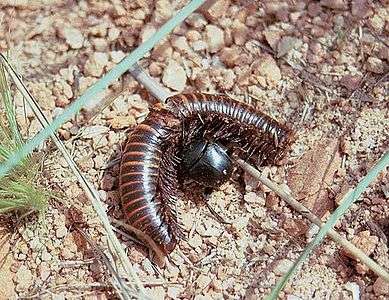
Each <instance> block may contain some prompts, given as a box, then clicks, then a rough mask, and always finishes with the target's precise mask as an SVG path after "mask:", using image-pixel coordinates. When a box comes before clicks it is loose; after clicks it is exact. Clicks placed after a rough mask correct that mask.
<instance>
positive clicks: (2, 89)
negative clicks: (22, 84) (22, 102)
mask: <svg viewBox="0 0 389 300" xmlns="http://www.w3.org/2000/svg"><path fill="white" fill-rule="evenodd" d="M0 93H1V96H2V100H3V105H4V110H5V113H6V116H7V122H8V128H9V130H10V131H11V135H12V139H13V140H14V142H15V144H16V146H18V147H20V146H21V145H22V144H23V139H22V135H21V134H20V131H19V128H18V124H17V122H16V113H15V107H14V104H13V101H12V97H11V89H10V87H9V84H8V80H7V77H6V75H5V70H4V66H3V65H0Z"/></svg>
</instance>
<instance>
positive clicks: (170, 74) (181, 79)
mask: <svg viewBox="0 0 389 300" xmlns="http://www.w3.org/2000/svg"><path fill="white" fill-rule="evenodd" d="M162 82H163V83H164V84H165V85H166V86H167V87H169V88H171V89H172V90H175V91H178V92H182V91H183V90H184V88H185V84H186V73H185V70H184V68H183V67H181V66H180V65H179V64H178V63H177V62H176V61H175V60H170V61H169V63H168V65H167V66H166V68H165V69H164V71H163V75H162Z"/></svg>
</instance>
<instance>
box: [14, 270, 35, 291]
mask: <svg viewBox="0 0 389 300" xmlns="http://www.w3.org/2000/svg"><path fill="white" fill-rule="evenodd" d="M15 281H16V283H17V285H18V289H19V290H26V289H27V288H28V287H30V285H31V284H32V281H33V275H32V272H31V271H30V269H28V268H27V267H26V266H25V265H21V266H20V268H19V269H18V271H17V272H16V278H15Z"/></svg>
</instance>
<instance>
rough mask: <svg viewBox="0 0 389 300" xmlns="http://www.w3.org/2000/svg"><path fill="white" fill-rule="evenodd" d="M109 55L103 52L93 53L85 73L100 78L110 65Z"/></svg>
mask: <svg viewBox="0 0 389 300" xmlns="http://www.w3.org/2000/svg"><path fill="white" fill-rule="evenodd" d="M108 61H109V60H108V54H107V53H103V52H95V53H93V54H92V55H91V56H90V57H89V59H88V60H87V61H86V62H85V66H84V73H85V75H87V76H94V77H100V76H101V75H102V74H103V72H104V67H105V66H107V65H108Z"/></svg>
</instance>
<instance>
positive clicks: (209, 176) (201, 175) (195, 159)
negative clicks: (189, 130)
mask: <svg viewBox="0 0 389 300" xmlns="http://www.w3.org/2000/svg"><path fill="white" fill-rule="evenodd" d="M181 157H182V165H181V167H182V171H183V174H184V175H185V176H186V177H188V178H190V179H193V180H195V181H197V182H198V183H200V184H202V185H204V186H207V187H218V186H220V184H222V183H223V182H225V181H227V180H228V179H229V178H230V176H231V174H232V170H233V163H232V161H231V158H230V157H229V155H228V153H227V149H226V148H225V147H223V146H222V145H220V144H218V143H214V142H211V141H207V140H205V139H202V140H197V141H195V142H193V143H191V144H190V145H188V147H187V148H186V149H185V150H184V151H183V153H182V156H181Z"/></svg>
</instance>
